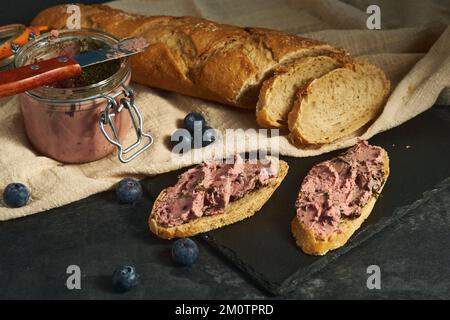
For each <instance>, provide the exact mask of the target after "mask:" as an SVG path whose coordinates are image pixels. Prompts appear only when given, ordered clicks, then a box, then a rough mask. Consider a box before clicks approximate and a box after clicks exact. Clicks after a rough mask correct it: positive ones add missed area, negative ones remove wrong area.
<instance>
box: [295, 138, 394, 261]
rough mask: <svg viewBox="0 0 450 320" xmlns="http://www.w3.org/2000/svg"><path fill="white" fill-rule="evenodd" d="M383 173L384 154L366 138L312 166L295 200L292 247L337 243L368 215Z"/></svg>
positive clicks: (317, 249)
mask: <svg viewBox="0 0 450 320" xmlns="http://www.w3.org/2000/svg"><path fill="white" fill-rule="evenodd" d="M388 176H389V158H388V155H387V152H386V151H385V150H384V149H382V148H380V147H377V146H371V145H369V144H368V143H367V142H366V141H360V142H359V143H358V144H356V145H355V146H353V147H352V148H350V149H349V150H347V151H346V152H345V153H343V154H341V155H340V156H338V157H337V158H334V159H332V160H328V161H325V162H322V163H319V164H317V165H316V166H314V167H313V168H312V169H311V170H310V171H309V173H308V175H307V176H306V177H305V179H304V180H303V183H302V185H301V188H300V192H299V195H298V198H297V201H296V208H297V214H296V216H295V217H294V219H293V220H292V233H293V234H294V237H295V239H296V242H297V245H298V246H299V247H300V248H301V249H302V250H303V252H305V253H307V254H312V255H324V254H325V253H327V252H328V251H329V250H333V249H337V248H339V247H341V246H343V245H344V244H345V243H346V242H347V241H348V239H349V238H350V237H351V236H352V234H353V233H354V232H355V231H356V230H357V229H358V228H359V227H360V226H361V224H362V223H363V222H364V220H366V218H367V217H368V216H369V214H370V212H371V211H372V208H373V206H374V205H375V202H376V200H377V198H378V196H379V194H380V192H381V190H382V189H383V187H384V184H385V183H386V180H387V178H388Z"/></svg>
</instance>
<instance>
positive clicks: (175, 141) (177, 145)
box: [170, 129, 193, 153]
mask: <svg viewBox="0 0 450 320" xmlns="http://www.w3.org/2000/svg"><path fill="white" fill-rule="evenodd" d="M170 140H171V142H172V152H174V153H184V152H186V151H189V150H191V148H192V144H193V142H192V140H193V139H192V135H191V133H190V132H189V131H188V130H186V129H177V130H175V132H174V133H172V136H171V137H170Z"/></svg>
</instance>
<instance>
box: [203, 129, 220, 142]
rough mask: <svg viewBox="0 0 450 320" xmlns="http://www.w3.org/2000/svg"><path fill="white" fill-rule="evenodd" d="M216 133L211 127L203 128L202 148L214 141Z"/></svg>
mask: <svg viewBox="0 0 450 320" xmlns="http://www.w3.org/2000/svg"><path fill="white" fill-rule="evenodd" d="M216 138H217V132H216V130H214V129H213V128H211V127H208V126H205V127H204V128H203V139H202V147H206V146H209V145H210V144H211V143H213V142H214V141H216Z"/></svg>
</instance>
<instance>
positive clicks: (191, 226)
mask: <svg viewBox="0 0 450 320" xmlns="http://www.w3.org/2000/svg"><path fill="white" fill-rule="evenodd" d="M288 169H289V167H288V164H287V163H286V162H284V161H282V160H279V161H278V175H277V178H276V179H275V180H274V181H273V182H272V183H271V184H269V185H267V186H264V187H260V188H258V189H255V190H253V191H251V192H250V193H248V194H247V195H245V196H244V197H243V198H240V199H238V200H235V201H231V202H230V203H229V204H228V205H227V206H226V208H225V211H224V212H223V213H220V214H217V215H211V216H203V217H200V218H197V219H193V220H190V221H189V222H187V223H183V224H180V225H178V226H174V227H164V226H161V225H160V224H158V221H157V219H156V217H155V208H156V207H157V205H158V202H159V201H162V200H163V198H164V197H165V195H166V190H167V189H164V190H163V191H161V193H160V194H159V196H158V198H157V199H156V200H155V203H154V205H153V209H152V212H151V213H150V216H149V220H148V225H149V227H150V230H151V231H152V232H153V233H154V234H155V235H157V236H158V237H160V238H163V239H172V238H181V237H190V236H194V235H196V234H199V233H204V232H208V231H210V230H214V229H218V228H221V227H223V226H226V225H229V224H233V223H235V222H238V221H241V220H244V219H246V218H249V217H251V216H253V215H254V214H255V213H256V212H258V211H259V210H260V209H261V208H262V206H263V205H264V204H265V203H266V202H267V201H268V200H269V198H270V197H271V196H272V194H273V193H274V191H275V190H276V189H277V188H278V186H279V185H280V184H281V182H282V181H283V179H284V177H285V176H286V174H287V172H288Z"/></svg>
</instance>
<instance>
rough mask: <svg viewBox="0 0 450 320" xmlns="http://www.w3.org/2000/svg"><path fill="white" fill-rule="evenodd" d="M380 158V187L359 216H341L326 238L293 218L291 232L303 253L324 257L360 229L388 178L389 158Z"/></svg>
mask: <svg viewBox="0 0 450 320" xmlns="http://www.w3.org/2000/svg"><path fill="white" fill-rule="evenodd" d="M382 157H383V158H382V183H381V185H380V186H379V187H378V188H377V190H376V192H373V194H372V195H371V196H370V197H369V198H368V200H367V201H366V202H365V203H364V204H363V206H362V207H361V209H360V210H359V214H358V215H357V216H356V217H346V216H344V215H341V217H340V219H339V223H338V230H337V231H334V232H332V233H331V234H329V235H327V236H326V237H323V236H319V235H318V234H317V232H316V231H315V230H314V228H311V226H307V225H306V224H305V223H304V222H303V221H301V220H300V219H299V218H298V216H296V217H294V219H293V220H292V223H291V231H292V234H293V235H294V238H295V240H296V243H297V245H298V246H299V247H300V248H301V249H302V251H303V252H304V253H306V254H310V255H324V254H326V253H327V252H328V251H330V250H334V249H337V248H340V247H342V246H343V245H345V243H347V241H348V240H349V239H350V237H351V236H352V235H353V233H354V232H355V231H356V230H358V229H359V228H360V227H361V225H362V223H363V222H364V221H365V220H366V219H367V217H368V216H369V214H370V213H371V212H372V209H373V207H374V205H375V202H376V201H377V199H378V196H379V194H380V193H381V191H382V190H383V187H384V185H385V183H386V181H387V178H388V176H389V157H388V155H387V153H386V152H384V154H383V156H382ZM301 205H302V204H301V203H297V207H298V206H301ZM335 205H336V204H335ZM317 223H319V222H317Z"/></svg>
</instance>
